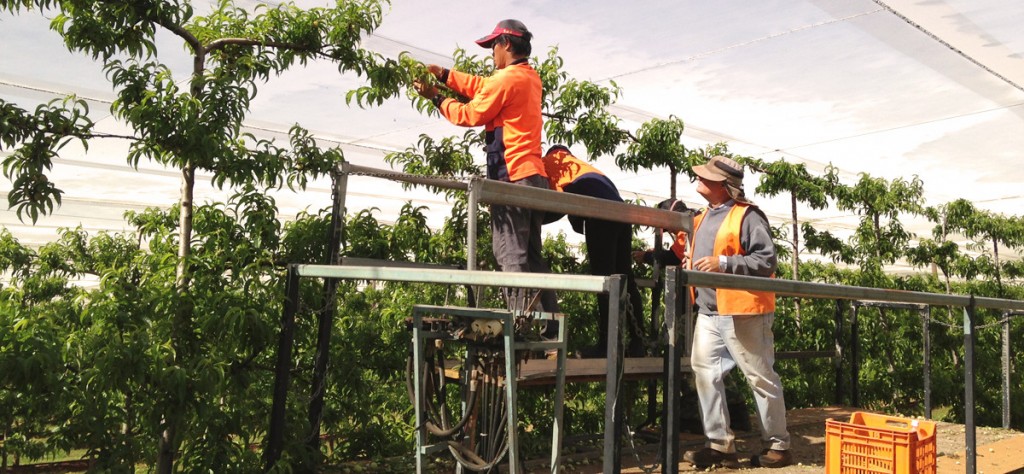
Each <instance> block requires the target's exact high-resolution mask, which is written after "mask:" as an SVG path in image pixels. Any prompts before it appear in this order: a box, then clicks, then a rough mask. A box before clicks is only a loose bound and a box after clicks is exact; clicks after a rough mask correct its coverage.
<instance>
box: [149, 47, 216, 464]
mask: <svg viewBox="0 0 1024 474" xmlns="http://www.w3.org/2000/svg"><path fill="white" fill-rule="evenodd" d="M196 49H197V50H196V51H195V57H194V58H193V63H192V85H191V90H190V92H191V94H192V97H199V95H200V94H201V93H202V92H203V72H204V70H205V69H206V65H205V64H206V55H205V54H204V52H203V50H202V49H201V48H196ZM195 185H196V166H195V163H192V161H191V160H186V161H185V165H184V166H183V167H182V170H181V200H180V202H179V207H180V209H179V212H180V214H179V216H178V265H177V267H176V268H175V285H174V286H175V289H176V291H177V293H178V298H179V301H178V303H179V304H178V307H177V308H176V310H175V314H174V321H173V323H172V326H171V346H172V347H173V348H174V363H175V364H176V365H179V366H183V365H186V364H185V362H186V361H188V360H189V359H190V358H191V356H192V350H191V346H192V342H193V341H191V333H192V305H191V304H189V300H188V292H189V283H190V282H191V275H190V274H189V265H188V260H189V256H190V255H191V253H192V210H193V202H192V200H193V197H194V193H195ZM188 396H189V395H188V394H185V399H187V398H188ZM168 398H169V400H167V403H168V405H167V406H166V407H165V408H164V415H163V422H164V431H163V433H161V434H160V441H159V443H158V444H157V461H156V472H157V474H171V473H172V472H173V471H174V459H175V457H176V455H177V452H178V445H179V442H180V440H179V439H178V433H179V431H180V430H181V424H182V422H183V420H184V416H185V414H184V413H183V408H182V406H183V403H184V400H178V402H179V403H170V401H171V400H170V398H171V397H170V395H168Z"/></svg>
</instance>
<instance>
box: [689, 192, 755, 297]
mask: <svg viewBox="0 0 1024 474" xmlns="http://www.w3.org/2000/svg"><path fill="white" fill-rule="evenodd" d="M750 206H751V205H750V204H746V203H739V202H737V203H736V204H734V205H733V206H732V209H730V210H729V214H728V215H726V216H725V220H724V221H723V222H722V227H720V228H719V229H718V235H716V236H715V248H714V255H726V256H729V255H746V251H745V250H744V249H743V247H742V246H741V245H740V229H741V228H742V226H743V217H744V216H746V214H747V208H748V207H750ZM705 215H706V212H701V213H700V214H697V215H696V216H695V217H694V218H693V234H694V235H697V229H699V228H700V224H701V222H703V221H704V216H705ZM687 269H690V270H692V269H693V246H690V261H689V262H688V263H687ZM771 278H775V275H772V276H771ZM690 298H691V301H696V294H695V293H694V289H693V287H691V288H690ZM715 299H716V301H717V303H718V314H725V315H744V314H765V313H771V312H774V311H775V293H773V292H769V291H748V290H733V289H726V288H719V289H716V291H715Z"/></svg>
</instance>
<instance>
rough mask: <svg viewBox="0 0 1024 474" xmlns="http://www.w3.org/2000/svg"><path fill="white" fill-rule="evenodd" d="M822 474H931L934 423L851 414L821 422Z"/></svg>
mask: <svg viewBox="0 0 1024 474" xmlns="http://www.w3.org/2000/svg"><path fill="white" fill-rule="evenodd" d="M825 473H826V474H868V473H893V474H904V473H906V474H917V473H925V474H928V473H930V474H934V473H935V423H934V422H931V421H925V420H909V419H906V418H899V417H894V416H885V415H876V414H874V413H865V412H860V411H858V412H855V413H854V414H853V415H852V416H850V422H849V423H843V422H841V421H835V420H833V419H831V418H830V419H828V420H826V421H825Z"/></svg>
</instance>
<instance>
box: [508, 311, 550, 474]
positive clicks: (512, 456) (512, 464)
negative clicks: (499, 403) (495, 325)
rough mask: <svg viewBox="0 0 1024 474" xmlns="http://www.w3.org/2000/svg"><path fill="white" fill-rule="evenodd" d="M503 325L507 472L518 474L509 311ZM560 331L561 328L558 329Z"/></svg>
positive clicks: (513, 342)
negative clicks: (506, 410) (506, 407)
mask: <svg viewBox="0 0 1024 474" xmlns="http://www.w3.org/2000/svg"><path fill="white" fill-rule="evenodd" d="M502 322H503V324H504V326H505V327H504V332H503V334H504V337H505V375H506V378H505V403H506V404H507V406H508V433H507V434H508V472H510V473H512V474H519V473H520V472H522V468H521V467H520V465H519V429H518V427H519V422H518V417H517V413H516V412H518V411H519V409H518V407H519V405H518V404H517V403H518V402H517V401H516V378H517V377H518V374H517V372H516V318H515V315H514V314H513V313H512V312H511V311H509V312H507V313H505V317H504V318H503V319H502ZM559 330H561V328H559Z"/></svg>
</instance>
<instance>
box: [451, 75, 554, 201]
mask: <svg viewBox="0 0 1024 474" xmlns="http://www.w3.org/2000/svg"><path fill="white" fill-rule="evenodd" d="M446 85H447V86H448V87H449V88H451V89H452V90H453V91H455V92H457V93H458V94H461V95H463V96H466V97H468V98H469V99H470V101H469V102H468V103H465V104H463V103H461V102H459V101H457V100H453V99H445V100H442V101H441V103H440V104H438V109H439V110H440V112H441V115H443V116H444V117H445V118H447V119H448V121H450V122H451V123H453V124H455V125H461V126H464V127H476V126H479V125H484V126H485V130H486V150H487V177H488V178H491V179H497V180H501V181H519V180H521V179H524V178H528V177H530V176H533V175H541V176H544V177H547V174H545V173H544V165H543V164H542V163H541V140H542V138H543V119H542V118H541V94H542V88H541V82H540V76H539V75H538V74H537V71H535V70H534V69H533V67H531V66H530V64H529V62H527V61H525V60H523V61H522V62H517V63H513V64H510V65H508V66H507V67H505V68H504V69H499V70H497V71H495V72H494V75H492V76H490V77H480V76H474V75H472V74H466V73H464V72H459V71H450V72H449V73H448V81H447V83H446Z"/></svg>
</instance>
